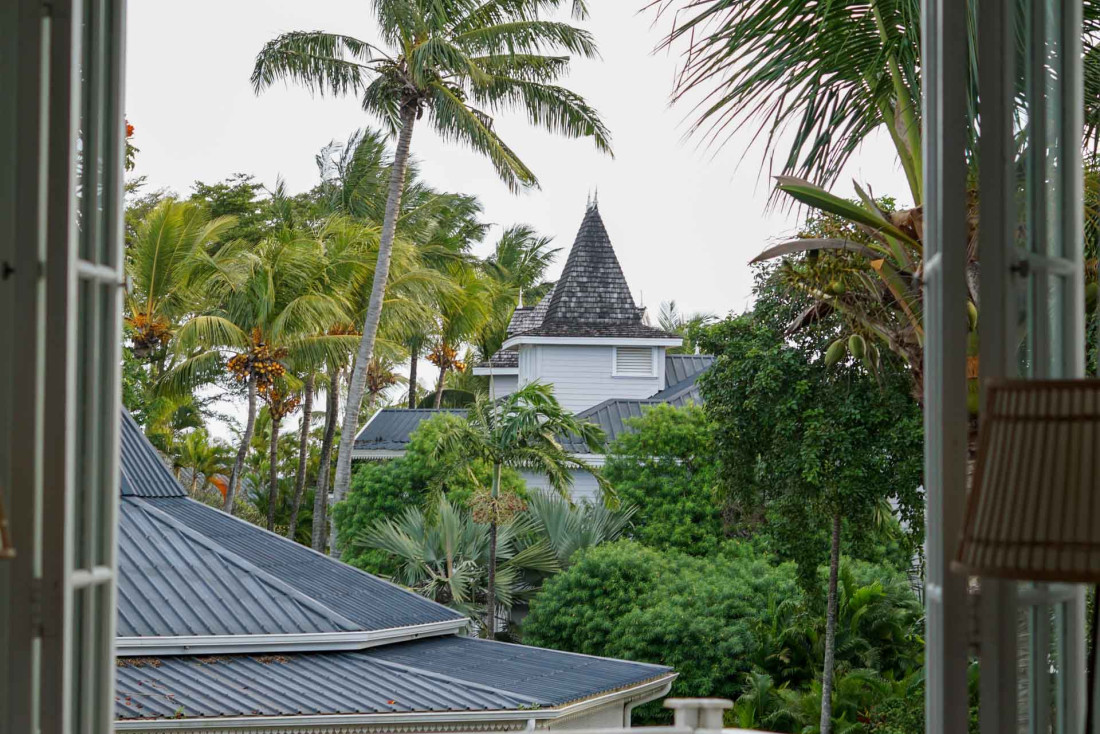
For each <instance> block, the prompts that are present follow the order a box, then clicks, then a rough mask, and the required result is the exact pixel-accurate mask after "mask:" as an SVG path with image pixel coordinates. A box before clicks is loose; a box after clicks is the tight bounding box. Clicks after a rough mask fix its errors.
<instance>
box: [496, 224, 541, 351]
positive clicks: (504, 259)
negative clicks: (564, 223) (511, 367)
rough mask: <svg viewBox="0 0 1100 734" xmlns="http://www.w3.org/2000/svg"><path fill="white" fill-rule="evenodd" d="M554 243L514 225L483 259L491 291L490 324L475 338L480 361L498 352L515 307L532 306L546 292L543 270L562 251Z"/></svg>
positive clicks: (530, 230)
mask: <svg viewBox="0 0 1100 734" xmlns="http://www.w3.org/2000/svg"><path fill="white" fill-rule="evenodd" d="M553 241H554V238H553V237H545V236H542V235H539V234H538V233H537V232H536V231H535V230H534V228H532V227H530V226H528V225H526V224H515V225H512V226H511V227H509V228H507V229H506V230H504V232H502V233H501V235H500V239H498V240H497V243H496V245H495V247H494V248H493V252H492V254H491V255H489V257H487V258H486V259H485V261H484V263H483V267H484V269H485V271H486V273H487V274H488V275H489V278H490V281H491V284H492V286H493V288H492V291H491V292H492V299H491V303H492V308H491V313H490V317H489V321H488V322H487V323H486V325H485V327H484V328H482V330H481V333H480V334H479V335H478V343H477V348H478V351H479V352H480V353H481V356H482V357H483V358H485V359H488V358H489V357H491V356H492V355H494V354H496V353H497V351H499V350H500V346H501V345H502V344H503V343H504V340H505V338H507V334H508V323H509V321H510V320H511V318H512V312H513V311H514V310H515V309H516V306H522V305H524V304H525V303H526V304H527V305H529V306H530V305H534V304H535V303H537V302H538V301H539V300H540V299H541V298H542V297H543V296H544V295H546V292H547V291H549V289H550V287H551V284H550V283H547V282H546V280H545V278H546V271H547V269H548V268H549V267H550V265H551V264H552V263H553V262H554V259H555V258H556V257H557V255H558V253H559V252H561V248H560V247H553V246H552V245H553Z"/></svg>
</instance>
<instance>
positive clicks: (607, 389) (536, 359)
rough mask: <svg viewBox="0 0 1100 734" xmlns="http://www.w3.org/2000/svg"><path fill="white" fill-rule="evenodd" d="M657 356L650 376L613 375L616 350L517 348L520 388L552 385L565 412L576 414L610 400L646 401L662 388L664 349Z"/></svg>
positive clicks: (567, 346)
mask: <svg viewBox="0 0 1100 734" xmlns="http://www.w3.org/2000/svg"><path fill="white" fill-rule="evenodd" d="M651 349H653V350H654V351H655V352H656V354H655V355H654V361H655V363H656V374H655V375H654V376H652V377H636V376H616V375H614V374H612V372H613V368H614V356H615V352H614V350H615V348H614V347H610V346H589V345H583V346H582V345H572V344H531V345H526V344H525V345H522V346H520V348H519V382H518V384H519V385H526V384H527V383H529V382H533V381H534V380H540V381H542V382H545V383H549V384H551V385H553V386H554V396H555V397H557V399H558V402H559V403H561V405H562V407H564V408H565V409H566V410H570V411H572V412H574V413H579V412H581V411H582V410H585V409H587V408H591V407H592V406H593V405H597V404H599V403H602V402H603V401H605V400H609V399H612V398H623V399H631V398H638V399H640V398H648V397H649V396H650V395H652V394H653V393H655V392H658V391H659V390H661V388H662V387H663V386H664V371H665V355H664V351H665V350H664V347H651Z"/></svg>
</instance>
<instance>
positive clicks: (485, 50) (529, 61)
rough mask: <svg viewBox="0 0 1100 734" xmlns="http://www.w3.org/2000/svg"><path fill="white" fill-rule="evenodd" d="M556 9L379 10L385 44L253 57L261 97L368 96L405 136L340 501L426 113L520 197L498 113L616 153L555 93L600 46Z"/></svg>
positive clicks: (361, 358) (296, 46) (384, 6)
mask: <svg viewBox="0 0 1100 734" xmlns="http://www.w3.org/2000/svg"><path fill="white" fill-rule="evenodd" d="M559 4H560V3H559V0H550V1H549V2H536V1H535V0H526V1H525V0H520V2H508V3H500V2H496V1H495V0H487V1H486V2H484V3H467V2H454V1H453V0H443V1H442V2H437V3H433V4H424V3H414V2H410V1H409V0H375V2H374V4H373V6H374V13H375V17H376V19H377V21H378V25H379V27H380V29H381V36H382V44H373V43H367V42H364V41H361V40H359V39H356V38H353V37H351V36H345V35H339V34H333V33H322V32H294V33H287V34H284V35H282V36H279V37H278V38H275V39H274V40H272V41H270V42H269V43H268V44H267V45H266V46H265V47H264V48H263V49H262V50H261V51H260V53H259V55H258V56H257V58H256V63H255V67H254V68H253V72H252V84H253V88H254V89H255V90H256V91H257V92H259V91H261V90H263V89H266V88H267V87H268V86H270V85H271V84H273V83H274V82H276V81H294V82H298V83H301V84H304V85H305V86H307V87H308V88H309V89H311V90H313V91H316V92H318V93H320V94H326V93H331V94H334V95H342V94H346V93H354V94H360V95H361V96H362V103H363V107H364V109H366V110H367V111H368V112H370V113H372V114H374V115H377V116H378V117H379V118H381V119H382V120H383V122H384V123H385V124H386V125H388V127H389V128H390V130H391V132H393V133H394V134H396V137H397V146H396V151H395V153H394V159H393V166H392V168H391V171H390V180H389V190H388V193H387V197H386V208H385V214H384V217H383V221H382V231H381V242H380V245H379V249H378V260H377V266H376V268H375V272H374V278H373V281H372V284H371V297H370V305H369V307H368V308H367V312H366V315H365V318H364V321H363V329H362V338H361V342H360V345H359V349H358V352H357V354H356V359H355V364H354V366H353V369H352V378H351V382H350V386H349V389H348V402H347V408H346V409H345V411H344V426H343V430H342V432H341V436H340V451H339V455H338V463H337V468H336V482H335V493H336V498H337V499H342V498H343V497H344V495H345V494H346V493H347V489H348V485H349V483H350V480H351V449H352V444H353V442H354V439H355V428H356V425H355V419H356V417H357V416H358V414H359V407H360V404H361V402H362V397H363V387H364V384H365V382H366V374H367V366H368V364H369V363H370V360H371V358H372V357H373V356H374V340H375V335H376V333H377V331H378V324H379V319H380V318H381V312H382V304H383V300H384V297H385V290H386V286H387V283H388V276H389V257H390V252H391V248H392V247H393V241H394V235H395V232H396V228H397V218H398V212H399V211H400V208H401V195H402V191H403V186H404V181H405V173H406V168H407V165H408V161H409V148H410V145H411V143H412V135H413V128H414V125H415V124H416V122H417V120H419V119H421V118H422V117H423V116H424V114H425V113H427V116H428V120H429V122H430V123H431V124H432V126H433V127H434V128H435V129H436V130H437V132H439V133H440V134H441V135H442V136H443V137H444V138H446V139H449V140H455V141H459V142H462V143H464V144H466V145H468V146H470V147H471V148H473V149H474V150H476V151H478V152H480V153H482V154H484V155H486V156H487V157H488V158H489V159H490V161H492V163H493V166H494V167H495V168H496V171H497V173H498V175H499V176H500V177H501V178H502V179H503V180H504V181H505V182H506V183H507V184H508V186H509V187H510V188H512V189H513V190H518V189H520V188H521V187H525V186H534V185H537V179H536V177H535V175H534V173H533V172H532V171H531V170H530V169H529V168H528V167H527V166H526V165H525V164H524V163H523V162H522V161H521V160H520V158H519V157H518V156H517V155H516V154H515V152H514V151H513V150H512V149H511V148H510V147H508V145H506V144H505V143H504V141H503V140H501V138H500V137H499V136H498V135H497V132H496V130H495V129H494V126H493V121H492V117H491V114H492V113H494V112H499V111H504V110H509V109H519V110H521V111H523V112H525V113H526V114H527V117H528V119H529V120H530V122H531V123H533V124H535V125H538V126H540V127H543V128H546V129H548V130H550V131H552V132H555V133H559V134H563V135H566V136H569V137H574V138H576V137H590V138H592V139H593V141H594V142H595V144H596V146H597V148H599V149H600V150H604V151H608V152H610V136H609V135H608V132H607V130H606V128H605V127H604V125H603V123H602V122H601V121H600V119H599V116H598V115H597V114H596V112H595V110H593V109H592V108H591V107H590V106H589V105H588V103H587V102H585V101H584V99H583V98H581V97H580V96H579V95H577V94H576V93H574V92H571V91H569V90H568V89H565V88H564V87H560V86H557V85H556V84H555V83H554V82H556V81H557V80H559V79H560V78H561V77H562V76H563V75H564V74H565V72H566V69H567V66H568V61H569V57H568V56H567V55H565V54H578V55H581V56H593V55H595V53H596V45H595V43H594V42H593V40H592V38H591V37H590V36H589V35H588V34H587V33H585V32H584V31H582V30H580V29H578V28H576V27H574V26H572V25H569V24H568V23H563V22H555V21H549V20H543V19H541V18H539V17H538V16H539V13H540V12H541V11H542V10H544V9H547V8H554V7H557V6H558V5H559ZM579 7H580V6H579V5H578V6H575V8H579ZM383 45H384V47H383ZM548 51H549V52H551V53H555V52H556V53H558V54H559V55H548V54H547V52H548Z"/></svg>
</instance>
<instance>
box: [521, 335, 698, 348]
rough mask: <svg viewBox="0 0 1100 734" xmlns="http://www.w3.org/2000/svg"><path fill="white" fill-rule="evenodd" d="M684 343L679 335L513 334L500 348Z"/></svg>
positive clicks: (662, 345)
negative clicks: (538, 345)
mask: <svg viewBox="0 0 1100 734" xmlns="http://www.w3.org/2000/svg"><path fill="white" fill-rule="evenodd" d="M683 343H684V340H683V339H681V338H680V337H678V336H677V337H671V336H668V337H629V338H628V337H609V336H523V335H522V334H520V335H518V336H513V337H511V338H509V339H508V340H507V341H505V342H504V345H503V346H502V347H501V349H511V348H512V347H518V346H520V345H521V344H573V345H580V346H598V347H678V346H680V345H682V344H683Z"/></svg>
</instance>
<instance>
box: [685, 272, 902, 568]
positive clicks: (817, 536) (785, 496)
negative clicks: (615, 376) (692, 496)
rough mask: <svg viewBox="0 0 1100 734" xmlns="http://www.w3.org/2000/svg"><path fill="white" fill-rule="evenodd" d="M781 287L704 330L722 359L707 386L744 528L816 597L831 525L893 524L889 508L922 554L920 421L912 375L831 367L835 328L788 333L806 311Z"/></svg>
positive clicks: (764, 291) (723, 475) (894, 368)
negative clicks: (792, 565)
mask: <svg viewBox="0 0 1100 734" xmlns="http://www.w3.org/2000/svg"><path fill="white" fill-rule="evenodd" d="M773 284H774V280H771V279H765V280H764V281H762V285H761V286H760V287H758V289H757V296H758V302H757V305H756V309H755V310H754V311H753V312H752V313H750V314H747V315H743V316H739V317H731V318H728V319H726V320H724V321H722V322H720V323H718V324H715V325H713V326H711V327H709V328H707V329H705V330H704V331H703V332H702V334H701V336H700V342H701V344H702V347H703V349H704V351H706V352H708V353H710V354H714V355H716V357H717V359H716V360H715V364H714V366H713V367H712V368H711V369H710V370H709V371H708V372H707V374H705V375H704V376H703V377H702V378H701V379H700V386H701V389H702V391H703V395H704V396H705V397H706V412H707V415H708V416H709V417H710V419H711V421H712V423H713V426H714V441H715V456H716V457H717V460H718V462H719V467H720V471H719V487H720V491H721V492H723V494H724V495H725V496H726V497H727V499H728V501H729V502H730V503H731V505H732V507H733V508H734V509H735V510H736V511H737V513H739V515H740V517H739V522H740V524H741V525H742V527H743V528H744V529H747V530H748V529H752V528H754V527H756V526H757V525H758V524H760V523H761V522H762V523H763V528H762V530H763V532H764V533H766V534H771V535H772V536H773V542H772V543H771V544H770V545H771V547H772V548H773V549H774V550H775V551H776V552H778V553H780V554H782V555H783V557H785V558H789V559H791V560H795V561H797V562H798V565H799V568H800V574H801V577H802V579H803V583H804V584H805V585H806V586H807V588H809V589H811V590H813V589H815V588H816V585H815V583H814V581H813V578H814V574H815V572H816V569H817V567H818V566H819V565H820V564H821V563H822V562H823V560H824V556H825V554H826V552H827V548H828V544H827V543H826V542H824V540H823V538H824V535H823V533H824V532H825V531H824V528H825V527H826V526H827V523H828V519H829V518H831V517H833V516H834V515H837V514H839V515H841V516H842V517H843V518H845V519H846V520H847V521H848V523H850V524H851V525H853V526H858V527H861V528H874V527H876V524H880V525H881V526H883V527H888V526H890V525H892V523H891V522H890V518H889V517H888V516H889V514H890V503H892V504H893V506H894V507H896V509H897V511H898V512H899V514H900V519H901V520H902V521H903V522H904V523H905V524H906V526H907V527H908V528H909V529H910V531H911V539H912V544H911V546H910V547H911V548H912V549H914V550H915V549H916V548H917V547H919V544H920V538H921V530H922V527H923V525H922V521H923V498H922V495H921V493H920V491H919V487H920V486H921V480H922V456H923V449H922V446H923V444H922V440H923V435H922V421H921V413H920V409H919V406H918V405H917V404H916V403H915V402H914V401H913V400H912V398H911V397H910V395H909V391H908V384H907V381H906V378H905V376H904V373H903V368H902V367H900V366H899V365H896V364H894V363H893V362H892V361H890V359H889V358H886V359H884V360H883V361H882V368H881V369H880V370H879V375H878V377H879V379H878V380H875V379H873V378H872V377H871V376H870V375H868V374H867V373H866V371H865V370H864V368H863V367H862V366H861V365H859V364H856V363H855V362H854V361H848V362H843V363H839V364H835V365H833V366H831V367H828V366H826V360H825V355H824V352H825V346H826V345H827V344H828V340H827V338H826V339H823V338H822V337H826V336H827V335H828V330H829V328H830V327H829V325H828V324H823V325H820V326H818V327H815V328H814V329H812V330H810V331H807V332H804V333H802V334H800V335H799V337H798V339H799V340H798V341H794V340H792V339H790V338H788V337H786V336H785V335H784V334H783V333H782V331H781V329H782V327H781V326H780V325H781V324H785V323H789V320H788V318H787V317H788V316H789V315H790V312H791V311H792V310H796V309H797V308H798V303H797V302H793V301H791V300H790V299H789V298H787V297H786V296H785V295H783V290H782V289H781V288H780V287H778V286H773Z"/></svg>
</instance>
